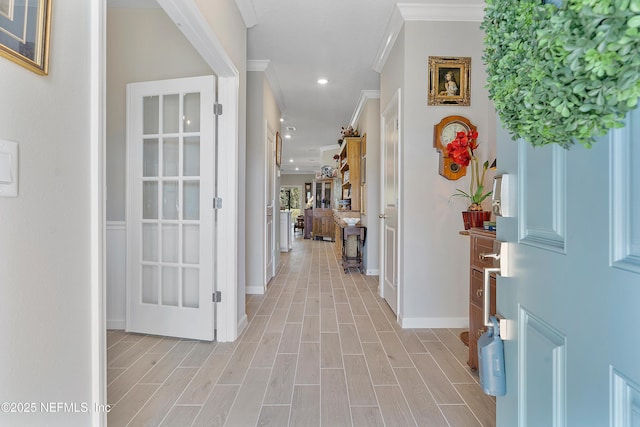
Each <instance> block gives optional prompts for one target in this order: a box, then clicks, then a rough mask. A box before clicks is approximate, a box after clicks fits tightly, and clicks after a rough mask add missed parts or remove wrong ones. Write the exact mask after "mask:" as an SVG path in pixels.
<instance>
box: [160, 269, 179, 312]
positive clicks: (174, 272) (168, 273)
mask: <svg viewBox="0 0 640 427" xmlns="http://www.w3.org/2000/svg"><path fill="white" fill-rule="evenodd" d="M178 271H179V269H178V267H162V305H173V306H176V307H177V306H178V302H179V301H178V298H179V296H178V279H179V277H178Z"/></svg>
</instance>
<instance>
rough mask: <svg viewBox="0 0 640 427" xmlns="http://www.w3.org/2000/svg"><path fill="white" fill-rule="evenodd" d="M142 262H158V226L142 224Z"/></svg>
mask: <svg viewBox="0 0 640 427" xmlns="http://www.w3.org/2000/svg"><path fill="white" fill-rule="evenodd" d="M142 260H143V261H158V224H142Z"/></svg>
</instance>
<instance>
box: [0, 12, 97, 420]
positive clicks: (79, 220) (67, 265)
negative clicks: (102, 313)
mask: <svg viewBox="0 0 640 427" xmlns="http://www.w3.org/2000/svg"><path fill="white" fill-rule="evenodd" d="M96 3H97V2H64V1H62V2H55V1H54V2H52V6H53V10H52V23H51V49H50V55H51V60H50V63H49V65H50V66H49V75H48V76H39V75H36V74H35V73H33V72H31V71H28V70H27V69H25V68H23V67H21V66H19V65H17V64H15V63H13V62H11V61H9V60H7V59H5V58H0V75H2V79H0V93H1V94H2V102H0V139H7V140H11V141H16V142H18V143H19V189H18V191H19V194H18V197H17V198H0V342H2V346H3V350H2V351H0V384H2V386H1V387H0V401H2V402H87V403H89V404H93V403H94V402H91V399H92V397H91V396H92V394H91V392H92V387H93V386H92V375H93V373H92V366H91V354H92V345H93V341H92V329H91V328H92V318H91V316H92V312H91V310H92V305H91V304H92V300H91V290H92V288H91V286H92V277H91V261H92V255H93V254H94V253H93V249H92V247H91V244H90V243H91V240H90V232H91V224H90V219H91V216H90V209H91V206H92V204H91V198H90V195H91V194H90V193H91V190H92V187H91V172H92V171H91V167H90V166H91V163H90V149H91V147H92V144H93V143H94V142H95V141H96V138H97V135H96V134H95V130H94V131H93V132H92V130H91V128H90V125H91V113H92V111H94V108H93V107H94V106H96V105H97V102H95V103H93V104H92V102H91V96H92V93H91V91H90V79H91V78H92V70H91V67H90V66H91V63H90V58H91V52H92V46H91V43H92V39H91V31H92V25H95V21H92V17H91V13H90V12H91V8H94V7H95V5H96ZM94 28H95V27H94ZM90 417H91V414H88V413H56V414H46V413H43V412H41V411H39V412H37V413H34V414H7V413H0V425H6V426H19V425H58V426H87V425H90V423H91V418H90Z"/></svg>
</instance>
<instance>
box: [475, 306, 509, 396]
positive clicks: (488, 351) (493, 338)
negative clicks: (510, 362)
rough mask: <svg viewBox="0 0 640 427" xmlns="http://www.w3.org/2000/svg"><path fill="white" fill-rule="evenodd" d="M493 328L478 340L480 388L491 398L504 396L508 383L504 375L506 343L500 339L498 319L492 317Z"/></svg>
mask: <svg viewBox="0 0 640 427" xmlns="http://www.w3.org/2000/svg"><path fill="white" fill-rule="evenodd" d="M490 320H491V323H492V324H493V326H490V327H489V329H487V331H486V332H485V333H484V334H482V336H481V337H480V338H478V369H479V375H480V386H481V387H482V390H483V391H484V392H485V393H486V394H488V395H490V396H504V395H505V393H506V392H507V381H506V377H505V373H504V343H503V342H502V339H501V338H500V326H499V325H498V319H496V318H495V317H493V316H491V318H490Z"/></svg>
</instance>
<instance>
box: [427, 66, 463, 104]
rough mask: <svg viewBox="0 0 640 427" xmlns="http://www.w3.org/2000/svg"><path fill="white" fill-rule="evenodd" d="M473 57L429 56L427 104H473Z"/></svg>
mask: <svg viewBox="0 0 640 427" xmlns="http://www.w3.org/2000/svg"><path fill="white" fill-rule="evenodd" d="M470 76H471V58H469V57H459V58H450V57H445V56H430V57H429V94H428V100H427V105H463V106H468V105H471V78H470Z"/></svg>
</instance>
